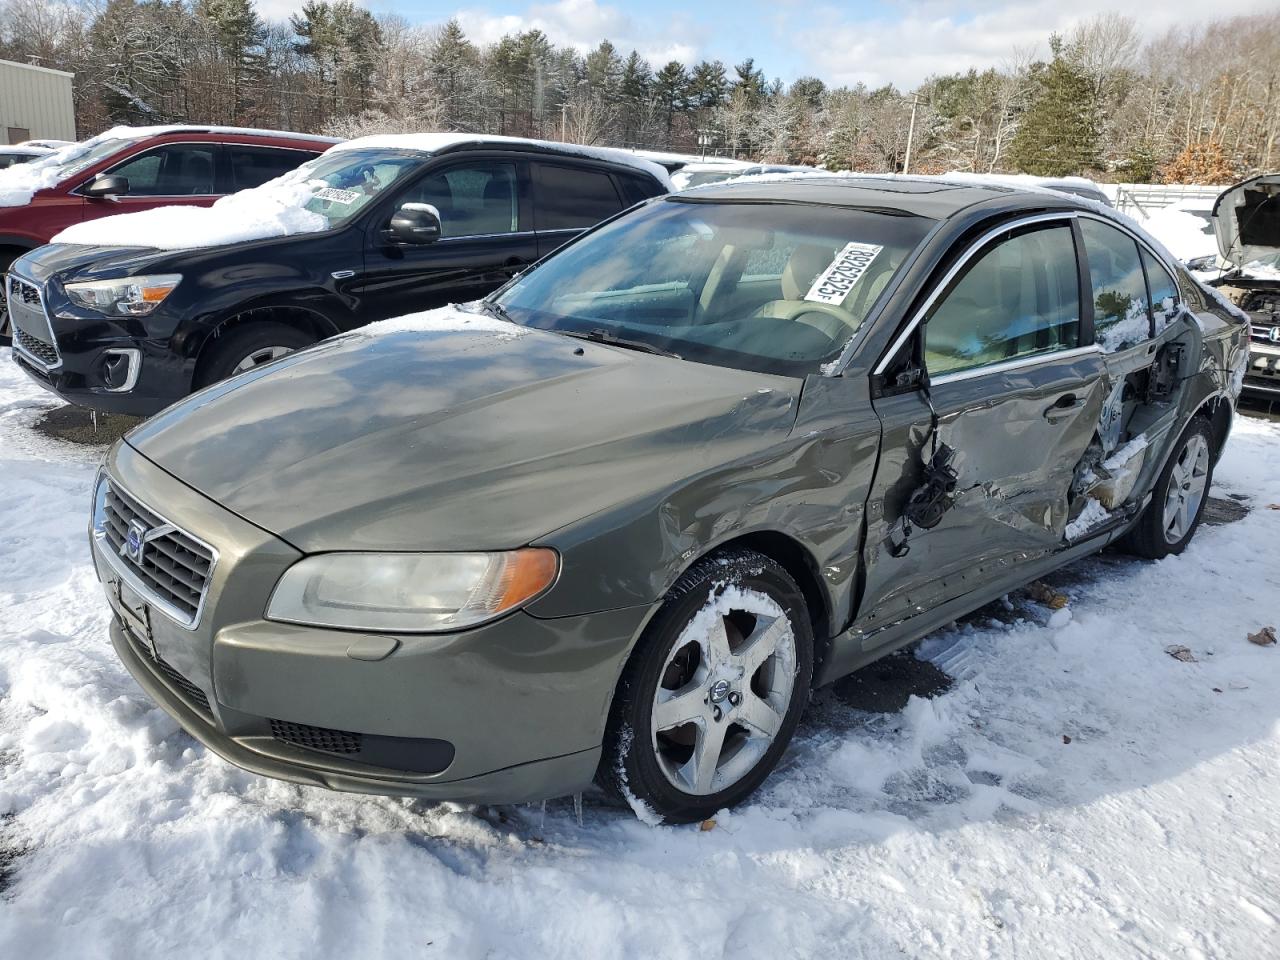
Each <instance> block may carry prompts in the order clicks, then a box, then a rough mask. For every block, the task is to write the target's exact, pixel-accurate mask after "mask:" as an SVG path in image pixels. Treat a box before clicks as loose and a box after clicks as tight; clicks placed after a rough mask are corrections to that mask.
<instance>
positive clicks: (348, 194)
mask: <svg viewBox="0 0 1280 960" xmlns="http://www.w3.org/2000/svg"><path fill="white" fill-rule="evenodd" d="M360 196H361V195H360V194H359V193H357V192H356V191H355V190H339V189H337V188H336V187H325V188H324V189H323V190H317V191H316V192H315V198H316V199H317V200H330V201H332V202H333V203H340V204H342V205H343V206H350V205H351V204H353V203H355V202H356V201H357V200H359V199H360Z"/></svg>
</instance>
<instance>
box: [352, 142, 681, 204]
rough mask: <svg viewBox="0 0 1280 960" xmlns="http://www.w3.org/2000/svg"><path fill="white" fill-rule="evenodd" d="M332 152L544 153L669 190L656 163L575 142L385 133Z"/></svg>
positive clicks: (626, 151)
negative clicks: (599, 165)
mask: <svg viewBox="0 0 1280 960" xmlns="http://www.w3.org/2000/svg"><path fill="white" fill-rule="evenodd" d="M334 150H335V151H345V150H403V151H409V152H413V153H422V154H429V155H431V156H439V155H442V154H445V153H454V152H459V151H466V150H513V151H514V150H520V151H526V152H531V153H545V154H548V155H551V156H559V157H566V158H571V159H575V160H584V159H585V160H596V161H600V162H603V163H611V164H613V165H614V166H623V167H630V168H631V169H633V170H636V171H638V172H641V173H646V174H648V175H649V176H651V177H653V178H654V179H655V180H657V181H658V182H659V183H660V184H662V186H663V187H664V188H665V189H667V190H670V189H671V179H670V177H669V176H668V175H667V171H666V169H665V168H663V167H662V166H661V165H660V164H657V163H655V162H654V161H652V160H649V159H646V158H645V157H641V156H638V155H636V154H635V153H632V152H631V151H630V150H621V149H617V148H614V147H590V146H584V145H582V144H578V143H559V142H557V141H554V140H534V139H531V138H525V137H504V136H499V135H497V134H484V133H387V134H374V135H372V136H367V137H357V138H356V139H354V140H347V141H345V142H343V143H342V144H341V145H340V146H338V147H335V148H334Z"/></svg>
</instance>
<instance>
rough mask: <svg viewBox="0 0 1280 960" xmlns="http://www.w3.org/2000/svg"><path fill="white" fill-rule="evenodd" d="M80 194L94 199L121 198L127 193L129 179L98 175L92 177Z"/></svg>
mask: <svg viewBox="0 0 1280 960" xmlns="http://www.w3.org/2000/svg"><path fill="white" fill-rule="evenodd" d="M80 192H81V193H83V194H84V195H85V196H86V197H94V198H96V199H102V198H104V197H119V196H123V195H124V194H126V193H128V192H129V178H128V177H115V176H110V175H99V176H96V177H94V178H93V180H92V181H91V182H90V183H89V185H88V186H86V187H84V188H83V189H82V190H81V191H80Z"/></svg>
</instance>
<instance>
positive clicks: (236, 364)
mask: <svg viewBox="0 0 1280 960" xmlns="http://www.w3.org/2000/svg"><path fill="white" fill-rule="evenodd" d="M314 342H315V341H314V340H313V339H312V338H311V337H309V336H307V334H305V333H303V332H302V331H301V330H297V329H295V328H294V327H290V326H287V325H286V324H283V323H246V324H244V325H243V326H239V327H235V328H233V329H232V330H231V332H230V333H227V334H225V335H224V336H222V337H219V338H218V339H217V340H215V341H214V342H213V344H212V345H211V346H210V347H209V348H208V349H209V353H208V354H207V355H206V356H205V357H203V358H202V359H201V364H200V373H199V376H198V379H197V383H196V386H197V387H207V386H209V385H210V384H211V383H217V382H218V381H219V380H225V379H227V377H230V376H234V375H235V374H237V373H244V372H245V371H246V370H252V369H254V368H255V367H260V366H262V365H263V364H264V363H270V362H271V361H272V360H278V359H280V358H281V357H283V356H285V355H286V354H289V353H293V351H295V350H300V349H302V348H303V347H306V346H310V345H311V344H312V343H314Z"/></svg>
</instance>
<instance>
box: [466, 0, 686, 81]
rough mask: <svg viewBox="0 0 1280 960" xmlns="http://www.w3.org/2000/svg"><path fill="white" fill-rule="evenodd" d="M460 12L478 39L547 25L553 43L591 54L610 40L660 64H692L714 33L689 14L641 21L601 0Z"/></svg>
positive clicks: (563, 0) (623, 49)
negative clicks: (512, 11) (499, 11)
mask: <svg viewBox="0 0 1280 960" xmlns="http://www.w3.org/2000/svg"><path fill="white" fill-rule="evenodd" d="M456 16H457V19H458V23H459V24H461V26H462V29H463V30H464V31H466V34H467V36H468V37H470V38H471V39H472V40H473V41H475V42H477V43H493V42H494V41H497V40H501V39H502V38H503V37H505V36H507V35H508V34H513V33H521V32H523V31H527V30H541V31H542V32H543V33H545V34H546V35H547V36H548V37H549V38H550V39H551V41H552V42H553V43H556V44H559V45H562V46H569V47H573V48H574V49H575V50H577V51H578V52H579V53H587V52H588V51H590V50H592V49H594V48H595V47H597V46H599V44H600V41H601V40H606V39H607V40H608V41H609V42H611V43H612V44H613V45H614V46H615V47H617V48H618V49H619V50H620V51H621V52H622V55H623V56H624V57H625V56H626V55H627V54H628V53H630V52H631V51H632V50H637V51H639V53H640V55H641V56H642V57H644V58H645V59H646V60H648V61H649V62H650V63H651V64H653V66H654V67H655V68H657V67H659V66H661V65H662V64H664V63H666V62H667V61H669V60H679V61H680V62H681V63H684V64H686V65H688V64H691V63H693V62H695V61H696V60H697V59H698V56H699V50H700V48H701V46H702V43H703V40H704V38H705V36H706V34H707V32H708V28H707V27H705V26H702V25H700V24H697V23H695V22H694V21H693V20H692V19H691V18H690V17H689V16H688V15H687V14H676V15H674V16H663V17H661V18H654V19H650V18H644V20H643V22H637V21H636V20H635V19H633V18H632V17H631V15H630V14H627V13H625V12H623V11H622V10H620V9H619V8H617V7H613V6H609V5H607V4H602V3H598V2H597V0H558V2H555V3H534V4H531V5H530V6H529V7H528V9H527V10H526V11H525V12H524V13H520V14H493V13H490V12H488V11H487V10H484V9H466V10H460V11H458V13H457V14H456Z"/></svg>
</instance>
